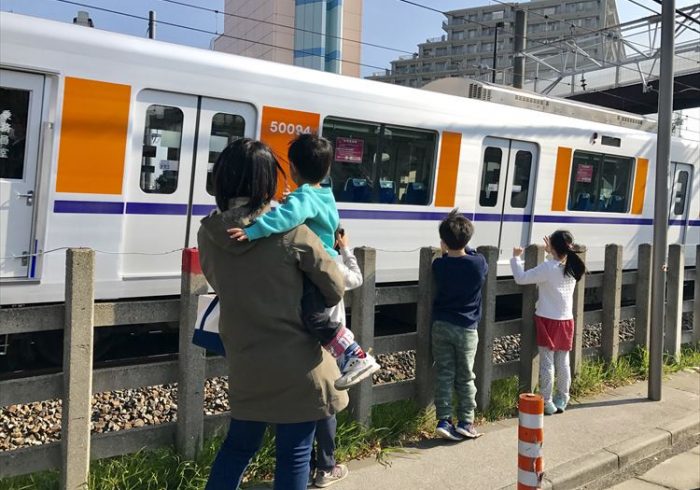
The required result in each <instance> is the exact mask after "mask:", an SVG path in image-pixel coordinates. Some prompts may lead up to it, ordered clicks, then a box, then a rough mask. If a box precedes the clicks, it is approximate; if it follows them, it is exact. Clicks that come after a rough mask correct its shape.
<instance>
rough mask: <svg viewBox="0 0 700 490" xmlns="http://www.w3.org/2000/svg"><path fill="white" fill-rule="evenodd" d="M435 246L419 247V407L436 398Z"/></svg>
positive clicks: (417, 311) (417, 374) (417, 367)
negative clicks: (434, 330)
mask: <svg viewBox="0 0 700 490" xmlns="http://www.w3.org/2000/svg"><path fill="white" fill-rule="evenodd" d="M435 253H436V250H435V249H432V248H430V247H424V248H421V250H420V265H419V267H418V304H417V305H416V335H417V343H416V400H417V402H418V407H419V408H421V409H428V408H429V407H430V406H431V405H432V404H433V402H434V398H435V369H434V363H433V356H432V354H431V353H432V349H431V345H432V343H431V336H430V331H431V326H432V317H433V296H434V288H433V258H434V255H435Z"/></svg>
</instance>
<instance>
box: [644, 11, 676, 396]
mask: <svg viewBox="0 0 700 490" xmlns="http://www.w3.org/2000/svg"><path fill="white" fill-rule="evenodd" d="M675 16H676V2H675V0H665V1H664V2H663V4H662V6H661V68H660V71H659V123H658V129H657V136H656V186H655V199H654V255H653V261H652V272H651V325H650V328H651V334H650V336H649V388H648V398H649V399H650V400H653V401H659V400H661V380H662V378H663V344H664V320H665V319H664V313H665V307H666V257H667V249H668V169H669V164H670V156H671V122H672V115H673V52H674V35H675V32H674V28H675Z"/></svg>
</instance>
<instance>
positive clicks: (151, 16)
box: [148, 10, 156, 39]
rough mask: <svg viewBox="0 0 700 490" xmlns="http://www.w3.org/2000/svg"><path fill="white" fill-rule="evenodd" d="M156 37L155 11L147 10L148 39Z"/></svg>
mask: <svg viewBox="0 0 700 490" xmlns="http://www.w3.org/2000/svg"><path fill="white" fill-rule="evenodd" d="M155 38H156V11H155V10H149V11H148V39H155Z"/></svg>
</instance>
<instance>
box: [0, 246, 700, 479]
mask: <svg viewBox="0 0 700 490" xmlns="http://www.w3.org/2000/svg"><path fill="white" fill-rule="evenodd" d="M682 250H683V248H682V246H680V245H671V246H670V247H669V270H668V275H667V280H668V287H667V298H668V300H667V306H666V331H665V350H666V352H667V353H668V354H670V355H672V356H678V355H679V354H680V345H681V342H697V341H698V340H700V312H699V311H698V310H699V309H700V308H699V306H700V286H698V285H697V265H696V267H695V268H693V269H691V268H685V267H684V260H683V253H682ZM478 251H479V252H480V253H481V254H483V255H484V257H485V258H486V261H487V263H488V265H489V271H491V272H490V274H489V276H488V277H487V280H486V283H485V285H484V288H483V318H482V321H481V323H480V324H479V327H478V333H479V348H478V352H477V357H476V362H475V371H476V375H477V378H476V382H477V389H478V399H477V403H478V406H479V407H480V408H481V409H482V410H483V409H485V408H487V407H488V405H489V399H490V391H491V385H492V383H493V382H494V381H496V380H499V379H504V378H509V377H512V376H519V379H520V389H521V391H531V390H532V389H533V388H534V387H535V385H536V382H537V374H538V359H537V356H536V353H537V348H536V345H535V335H534V331H535V329H534V321H533V315H534V309H535V301H536V299H537V289H536V286H518V285H517V284H515V282H514V281H513V280H512V279H498V278H497V277H496V270H497V267H496V265H497V259H498V250H497V248H495V247H480V248H479V249H478ZM580 252H581V253H582V254H584V255H585V250H581V251H580ZM436 253H437V250H436V249H432V248H424V249H422V250H421V253H420V264H419V281H418V284H417V285H408V286H388V287H377V286H376V283H375V269H376V252H375V250H373V249H371V248H358V249H356V255H357V259H358V263H359V265H360V268H361V269H362V272H363V275H364V284H363V285H362V286H361V287H360V288H358V289H356V290H354V291H352V292H350V293H348V294H347V295H346V305H347V306H348V307H349V308H350V313H351V317H352V329H353V332H354V333H355V337H356V339H357V341H358V342H359V343H360V345H362V346H363V347H365V348H373V349H374V352H375V353H376V354H384V353H391V352H398V351H407V350H415V352H416V368H415V379H413V380H406V381H398V382H392V383H387V384H381V385H375V386H373V385H372V384H371V383H370V382H369V381H366V382H363V383H361V384H360V385H358V386H356V387H354V388H353V389H352V390H351V392H350V400H351V401H350V407H349V410H350V412H351V414H352V417H353V418H354V419H355V420H357V421H359V422H360V423H363V424H367V423H369V421H370V417H371V410H372V406H374V405H378V404H382V403H387V402H391V401H396V400H404V399H414V400H415V401H416V402H417V404H418V405H419V406H420V407H422V408H427V407H429V406H430V405H431V403H432V400H433V379H434V373H433V367H432V364H433V362H432V359H431V354H430V325H431V308H432V299H431V298H432V288H433V285H432V282H433V281H432V277H431V264H432V260H433V258H434V257H435V255H436ZM638 254H639V268H638V270H636V271H626V272H623V271H622V265H621V264H622V247H621V246H619V245H608V246H607V247H606V255H605V271H604V272H603V273H598V274H589V275H587V276H585V277H584V278H583V279H582V280H581V281H580V282H579V283H578V285H577V288H576V291H575V293H574V295H575V296H574V315H575V320H576V332H575V337H574V348H573V351H572V355H571V363H572V368H573V369H572V371H573V373H574V375H575V374H576V373H578V372H579V370H580V366H581V361H582V359H583V358H584V357H600V358H602V359H604V360H606V361H613V360H615V359H617V357H618V356H619V355H622V354H624V353H627V352H630V351H631V350H632V349H633V348H634V347H635V346H636V345H639V346H642V347H646V346H647V345H648V337H649V316H650V315H649V313H650V312H649V309H650V295H651V292H650V291H651V287H650V284H651V283H650V278H651V246H650V245H641V246H640V247H639V251H638ZM696 257H698V258H700V246H698V248H697V255H696ZM543 259H544V251H543V249H542V247H540V246H535V245H532V246H530V247H528V248H527V249H526V251H525V265H526V268H531V267H533V266H535V265H536V264H537V263H539V262H541V261H542V260H543ZM696 264H697V261H696ZM688 281H694V282H695V286H694V299H688V300H684V299H683V287H684V282H688ZM181 283H182V288H181V297H180V299H162V300H136V301H119V302H97V303H96V302H95V301H94V289H93V288H94V252H93V251H92V250H89V249H71V250H69V251H68V252H67V260H66V303H65V304H59V305H49V306H29V307H23V308H6V309H0V335H4V334H18V333H29V332H37V331H46V330H56V329H61V328H63V329H64V332H65V335H64V345H63V352H64V361H63V363H64V364H63V373H57V374H49V375H41V376H34V377H29V378H22V379H12V380H6V381H0V406H8V405H13V404H20V403H30V402H34V401H41V400H48V399H54V398H60V399H62V400H63V409H62V410H63V412H62V413H63V420H62V427H61V429H62V432H61V436H62V438H61V441H60V442H55V443H48V444H44V445H41V446H33V447H27V448H21V449H16V450H12V451H4V452H0V477H7V476H13V475H21V474H27V473H32V472H36V471H41V470H47V469H55V468H61V469H62V470H63V471H62V487H63V488H75V487H77V486H80V485H81V484H82V483H83V482H85V481H86V478H87V472H88V469H89V460H90V459H100V458H107V457H112V456H117V455H122V454H128V453H132V452H136V451H138V450H139V449H141V448H143V447H148V448H154V447H160V446H172V445H175V446H176V448H177V450H178V452H179V453H180V454H181V455H182V456H183V457H185V458H193V457H194V455H195V454H196V452H197V451H198V449H199V448H200V447H201V444H202V441H203V439H204V438H205V437H208V436H210V435H212V434H213V433H215V432H216V431H218V430H220V429H221V428H222V427H225V425H226V424H227V422H228V416H227V414H218V415H211V416H205V415H204V411H203V402H204V382H205V379H206V378H211V377H215V376H223V375H226V374H227V371H226V364H225V360H224V359H223V358H221V357H205V355H204V352H203V350H202V349H200V348H198V347H196V346H194V345H193V344H192V343H191V337H192V331H193V328H194V323H195V318H196V314H197V296H198V295H200V294H203V293H205V292H206V291H207V284H206V281H205V279H204V276H203V275H202V273H201V270H200V269H199V263H198V256H197V251H196V250H192V249H188V250H185V251H184V253H183V274H182V282H181ZM623 285H629V286H633V287H634V288H635V291H636V304H635V305H632V306H624V307H623V306H621V292H622V286H623ZM596 288H602V289H603V292H604V294H602V299H603V301H602V309H597V310H589V311H584V293H585V290H586V289H596ZM513 294H522V317H521V318H516V319H512V320H507V321H496V298H497V297H498V296H502V295H513ZM400 304H416V307H417V313H416V332H412V333H405V334H398V335H389V336H381V337H375V328H374V322H375V307H376V306H381V305H400ZM688 311H694V320H693V330H692V331H690V332H682V330H681V316H682V314H683V312H688ZM630 318H635V319H636V327H635V340H634V341H628V342H620V341H619V325H620V322H621V321H622V320H626V319H630ZM160 322H179V324H180V326H181V328H180V330H179V339H180V340H179V355H178V359H177V360H173V361H165V362H157V363H150V364H146V365H130V366H121V367H111V368H104V369H95V370H93V367H92V352H93V333H94V328H99V327H106V326H116V325H133V324H147V323H160ZM594 323H602V333H601V343H602V345H601V346H600V347H598V348H588V349H584V348H583V329H584V325H586V324H594ZM514 334H521V341H520V359H519V360H515V361H510V362H505V363H500V364H494V363H493V347H494V341H495V340H496V339H498V338H499V337H503V336H507V335H514ZM173 382H177V383H178V408H177V421H176V422H170V423H165V424H161V425H154V426H144V427H140V428H134V429H129V430H121V431H117V432H109V433H104V434H96V435H93V436H91V435H90V419H91V406H90V399H91V395H92V394H93V393H100V392H103V391H110V390H118V389H129V388H138V387H144V386H152V385H159V384H166V383H173Z"/></svg>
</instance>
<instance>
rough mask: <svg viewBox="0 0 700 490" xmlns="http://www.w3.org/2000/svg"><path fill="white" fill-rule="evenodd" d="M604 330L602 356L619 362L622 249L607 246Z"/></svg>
mask: <svg viewBox="0 0 700 490" xmlns="http://www.w3.org/2000/svg"><path fill="white" fill-rule="evenodd" d="M603 291H604V294H603V329H602V332H601V337H600V339H601V344H602V351H603V352H602V354H603V359H604V360H605V362H607V363H608V364H609V363H612V362H615V361H616V360H617V356H618V353H619V350H620V300H621V296H622V247H621V246H620V245H614V244H608V245H606V246H605V270H604V271H603Z"/></svg>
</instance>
